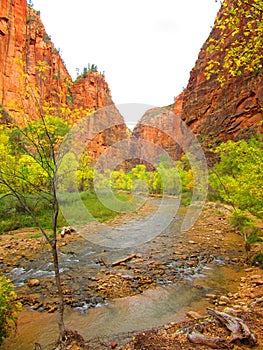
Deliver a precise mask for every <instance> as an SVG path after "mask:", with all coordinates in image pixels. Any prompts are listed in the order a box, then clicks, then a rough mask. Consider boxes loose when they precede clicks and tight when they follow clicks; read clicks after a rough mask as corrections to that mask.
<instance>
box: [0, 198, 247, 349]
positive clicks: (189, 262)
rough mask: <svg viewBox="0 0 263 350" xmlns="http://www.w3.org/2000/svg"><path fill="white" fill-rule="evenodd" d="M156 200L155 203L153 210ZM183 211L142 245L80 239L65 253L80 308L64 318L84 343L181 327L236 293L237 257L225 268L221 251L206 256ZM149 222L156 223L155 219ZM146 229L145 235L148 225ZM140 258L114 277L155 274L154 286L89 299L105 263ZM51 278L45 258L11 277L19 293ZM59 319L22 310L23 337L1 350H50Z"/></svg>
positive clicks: (44, 255)
mask: <svg viewBox="0 0 263 350" xmlns="http://www.w3.org/2000/svg"><path fill="white" fill-rule="evenodd" d="M156 202H158V201H156V200H155V201H152V204H153V205H155V203H156ZM171 205H173V202H172V200H170V201H168V205H166V207H167V211H168V214H167V215H168V216H167V217H169V218H171V212H170V207H171ZM185 210H186V209H179V210H178V212H177V214H176V215H174V217H173V219H172V220H170V219H169V220H170V224H169V225H167V228H166V229H165V230H163V232H162V233H161V234H160V235H155V237H153V238H152V239H150V240H148V241H146V242H145V243H144V244H141V243H140V245H139V246H133V247H124V248H122V249H116V248H110V247H102V246H99V245H96V244H94V243H91V242H89V241H88V240H84V241H83V240H75V241H72V242H70V244H68V245H66V246H65V247H62V248H63V249H60V253H59V258H60V267H61V272H62V276H63V275H65V276H66V277H67V278H66V279H67V280H68V281H70V282H69V283H72V286H74V292H73V297H74V303H72V305H71V307H68V308H67V309H66V314H65V321H66V327H67V328H69V329H75V330H78V332H79V333H80V334H81V335H82V336H84V338H85V339H86V340H88V339H93V338H96V337H100V338H101V339H109V340H110V341H117V342H120V341H125V340H127V339H128V338H129V335H128V334H129V333H132V332H136V331H141V330H144V329H149V328H152V327H158V326H161V325H162V324H165V323H168V322H171V321H178V320H180V319H182V318H183V317H184V316H185V314H186V312H187V311H189V310H191V309H193V308H194V309H195V310H196V309H200V310H205V308H206V307H207V306H208V301H207V300H206V297H205V296H206V294H208V293H224V292H225V293H227V292H228V291H231V290H232V291H234V290H235V288H236V286H237V281H238V280H239V278H240V276H242V269H241V268H238V266H237V265H234V264H232V263H231V257H230V261H229V260H228V261H227V262H226V261H225V256H224V254H223V253H222V251H221V250H219V249H214V250H211V251H210V250H209V249H206V250H203V249H202V246H201V245H198V244H193V243H194V242H192V241H191V233H190V234H187V235H186V234H185V233H184V232H181V231H180V225H181V223H182V221H183V217H184V215H185ZM162 215H163V217H162V221H165V210H164V211H163V213H162ZM145 220H147V218H145ZM156 220H158V221H157V222H155V225H156V227H158V226H157V225H159V218H158V217H156ZM167 220H168V219H167ZM151 222H154V216H153V218H152V219H151ZM140 225H141V221H140V222H139V221H136V220H134V221H132V219H131V220H127V222H125V223H123V224H121V225H118V226H117V229H118V231H121V232H125V231H127V230H128V229H129V230H131V228H134V229H135V230H136V231H138V230H140ZM143 227H144V230H145V229H146V228H145V225H144V226H143ZM108 229H109V226H108ZM149 229H151V227H149ZM142 234H143V232H142ZM207 239H208V238H207ZM134 252H136V256H137V257H138V258H137V259H135V260H133V261H130V262H128V263H127V264H126V265H125V266H120V267H119V269H117V270H116V273H119V274H123V273H124V269H125V267H126V268H127V269H126V270H125V276H127V278H129V279H130V280H132V281H136V279H138V275H136V273H139V274H140V276H141V275H142V276H152V277H153V279H154V281H155V286H154V287H151V288H149V289H146V290H139V289H138V286H134V292H135V293H134V294H136V295H132V296H126V297H123V298H117V299H114V300H105V299H103V298H101V297H99V296H98V295H97V296H96V295H94V296H93V298H86V297H85V292H86V286H87V284H86V283H87V281H88V280H89V281H90V280H91V281H92V280H93V279H95V276H97V274H98V273H99V272H100V271H101V270H103V269H104V268H105V266H103V265H102V264H101V262H102V261H103V262H107V263H109V264H110V263H112V262H113V261H116V260H118V259H121V258H123V257H125V256H129V254H131V253H134ZM229 252H230V253H231V254H232V253H233V258H234V257H236V255H235V254H236V253H235V251H234V249H232V250H231V249H230V250H229V251H228V253H229ZM136 271H139V272H136ZM53 276H54V273H53V270H52V264H51V263H50V255H49V254H48V253H47V252H42V253H41V254H39V257H38V259H37V260H34V261H27V262H24V264H23V266H19V267H14V268H13V269H11V270H10V271H9V273H8V277H9V278H11V279H12V280H13V281H14V283H15V285H16V286H17V287H18V288H20V287H23V286H24V285H25V283H26V281H27V280H28V279H29V278H49V279H50V278H52V277H53ZM72 281H74V283H73V282H72ZM56 317H57V316H56V314H49V313H46V312H38V311H33V310H31V309H30V308H24V309H23V312H22V313H21V315H20V316H19V322H18V330H17V334H16V335H15V336H14V337H12V338H11V339H9V340H8V341H7V342H6V343H5V345H4V346H5V347H4V348H3V349H5V350H7V349H12V350H30V349H34V344H35V343H36V342H37V343H40V344H41V345H42V346H44V348H45V347H46V348H47V349H48V345H49V344H51V343H52V341H53V340H55V339H56V337H57V324H56Z"/></svg>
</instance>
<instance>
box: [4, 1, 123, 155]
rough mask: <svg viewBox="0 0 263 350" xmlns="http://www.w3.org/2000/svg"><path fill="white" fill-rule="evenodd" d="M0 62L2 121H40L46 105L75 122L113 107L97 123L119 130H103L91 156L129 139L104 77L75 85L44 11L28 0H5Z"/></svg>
mask: <svg viewBox="0 0 263 350" xmlns="http://www.w3.org/2000/svg"><path fill="white" fill-rule="evenodd" d="M87 59H88V58H87ZM0 62H1V64H0V109H1V110H0V111H1V114H0V117H1V119H0V123H7V122H8V120H9V121H10V118H11V119H12V120H16V121H17V122H20V123H22V122H23V120H30V118H31V119H32V118H33V119H37V118H39V115H40V113H41V107H42V105H43V101H45V102H48V103H49V106H51V107H52V108H54V110H56V115H58V116H60V117H62V118H63V119H68V121H69V122H70V123H71V124H72V123H74V122H76V121H77V120H78V119H80V118H82V117H85V116H86V114H87V112H88V113H90V112H91V111H98V110H100V109H103V108H106V107H110V109H109V110H110V112H109V113H107V112H106V111H104V112H103V111H102V112H100V113H99V114H96V117H98V116H99V118H100V119H102V120H101V121H100V123H98V125H100V127H101V128H102V126H103V125H105V126H106V127H107V126H108V125H111V126H112V125H113V124H116V126H113V127H111V128H110V130H106V131H103V130H98V135H97V136H95V137H94V140H93V141H92V142H90V145H89V148H90V149H89V152H90V154H91V155H94V156H95V157H98V156H99V155H100V154H101V152H102V151H103V149H105V147H108V146H109V144H110V143H114V142H116V141H118V140H119V139H122V138H126V137H127V136H128V132H127V128H126V125H125V124H124V120H123V117H122V116H121V115H120V113H119V112H118V110H117V109H116V107H115V106H114V104H113V101H112V98H111V94H110V89H109V87H108V84H107V82H106V81H105V77H104V75H102V74H100V73H98V72H97V71H92V70H88V71H87V72H85V74H84V73H83V74H82V75H81V76H79V77H78V79H76V81H75V82H73V81H72V79H71V77H70V75H69V73H68V71H67V69H66V66H65V64H64V62H63V60H62V58H61V56H60V53H59V51H58V50H57V49H56V48H55V46H54V44H53V43H52V41H51V38H50V36H49V35H48V34H47V33H46V30H45V27H44V25H43V23H42V22H41V19H40V14H39V12H37V11H36V10H34V9H33V8H32V7H31V6H27V3H26V0H1V8H0ZM65 111H66V112H65ZM103 119H104V121H103ZM99 131H100V132H99ZM93 134H94V133H93Z"/></svg>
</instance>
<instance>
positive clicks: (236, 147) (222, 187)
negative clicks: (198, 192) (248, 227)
mask: <svg viewBox="0 0 263 350" xmlns="http://www.w3.org/2000/svg"><path fill="white" fill-rule="evenodd" d="M215 153H216V154H218V155H219V159H220V160H219V163H218V164H216V165H215V166H214V168H213V169H212V171H211V174H210V186H211V188H212V189H213V190H214V191H215V192H217V193H218V195H219V198H221V199H222V200H224V201H225V202H227V203H230V204H232V205H234V206H235V207H237V208H239V209H241V210H248V211H249V212H250V213H252V214H254V215H256V216H258V217H262V215H263V143H262V137H261V136H258V137H256V138H255V137H253V138H251V139H250V140H249V141H248V142H246V141H244V140H240V141H238V142H233V141H228V142H226V143H222V144H221V145H220V146H219V147H218V148H217V149H216V150H215Z"/></svg>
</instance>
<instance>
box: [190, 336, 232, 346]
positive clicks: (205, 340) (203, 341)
mask: <svg viewBox="0 0 263 350" xmlns="http://www.w3.org/2000/svg"><path fill="white" fill-rule="evenodd" d="M187 339H188V340H189V341H190V342H191V343H193V344H200V345H206V346H209V347H210V348H212V349H229V346H228V344H227V342H226V340H225V339H224V338H213V337H210V336H208V335H204V334H201V333H198V332H193V333H188V334H187Z"/></svg>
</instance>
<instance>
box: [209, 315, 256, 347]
mask: <svg viewBox="0 0 263 350" xmlns="http://www.w3.org/2000/svg"><path fill="white" fill-rule="evenodd" d="M207 312H208V314H209V315H211V316H214V317H215V318H217V319H218V320H219V321H220V322H222V323H223V324H224V325H225V326H226V327H227V329H228V330H229V331H230V332H231V333H232V337H231V340H230V342H235V341H236V340H240V341H241V342H242V341H244V340H245V341H246V342H248V343H249V345H251V346H253V345H256V337H255V335H254V334H252V333H251V332H250V330H249V328H248V326H247V325H246V324H245V323H244V321H243V320H241V318H238V317H234V316H231V315H229V314H227V313H225V312H219V311H216V310H212V309H210V308H208V309H207ZM247 345H248V344H247Z"/></svg>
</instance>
